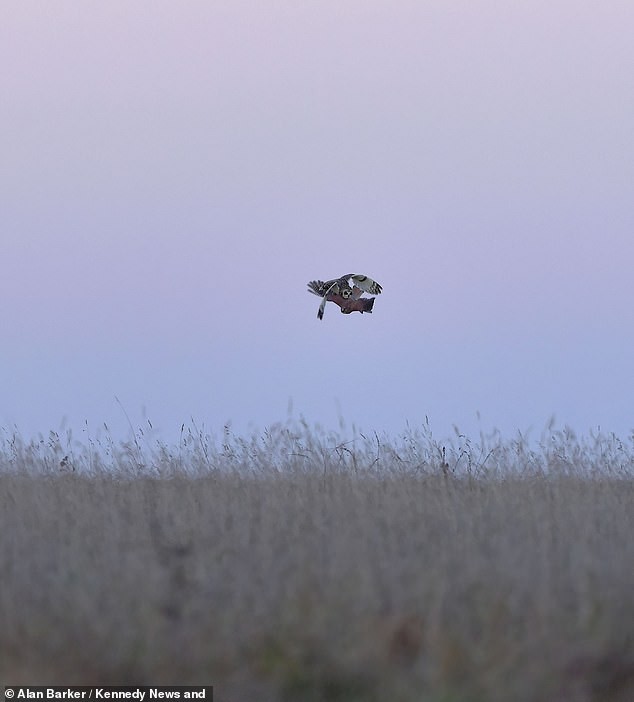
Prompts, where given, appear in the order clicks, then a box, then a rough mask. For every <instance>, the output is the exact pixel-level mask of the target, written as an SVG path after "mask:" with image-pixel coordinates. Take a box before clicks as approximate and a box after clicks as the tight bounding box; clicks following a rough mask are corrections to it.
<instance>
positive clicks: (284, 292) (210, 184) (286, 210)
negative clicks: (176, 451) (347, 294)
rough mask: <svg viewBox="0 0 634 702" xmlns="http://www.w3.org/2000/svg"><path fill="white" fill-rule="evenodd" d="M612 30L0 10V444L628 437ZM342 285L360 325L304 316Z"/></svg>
mask: <svg viewBox="0 0 634 702" xmlns="http://www.w3.org/2000/svg"><path fill="white" fill-rule="evenodd" d="M632 36H634V5H632V4H631V3H624V2H603V3H599V2H589V1H583V0H581V1H577V2H572V0H564V1H560V2H545V1H544V0H539V1H536V2H531V3H499V2H492V1H484V2H471V1H469V2H467V0H460V1H456V2H446V1H444V0H443V1H442V2H440V1H432V2H424V3H423V2H408V1H404V0H397V1H396V2H391V3H385V2H375V1H374V0H370V1H369V2H368V1H364V2H360V1H354V2H305V3H297V2H291V0H286V1H284V0H277V1H272V2H263V3H251V2H240V1H239V0H238V1H236V0H231V1H226V2H225V1H224V0H221V1H219V2H202V1H200V0H190V1H188V2H178V3H177V2H165V1H160V0H159V1H156V2H143V1H141V2H136V3H129V2H123V1H121V0H109V1H108V2H94V3H81V2H70V1H64V0H61V1H60V2H55V3H48V2H13V1H9V2H5V3H3V4H2V7H1V8H0V65H1V66H2V68H1V69H0V92H1V94H2V95H3V96H4V97H3V100H2V104H1V106H0V134H1V136H0V139H1V140H2V168H1V169H0V172H1V175H0V178H1V180H2V188H1V192H0V207H1V224H0V226H1V230H2V231H1V235H0V237H1V239H0V260H1V263H0V266H1V270H2V274H1V276H0V293H1V300H2V332H1V333H2V347H1V351H0V362H1V367H0V383H1V387H0V426H2V427H4V428H5V429H7V428H8V429H11V428H12V427H14V426H17V427H18V429H19V430H20V431H21V432H22V433H23V434H24V435H26V436H31V435H34V434H36V433H37V432H42V433H46V432H48V431H49V430H50V429H59V428H60V427H61V426H62V422H63V421H65V422H66V425H68V426H73V427H77V428H81V427H82V426H85V425H86V423H87V424H88V426H89V427H92V428H94V429H95V430H96V429H97V428H99V427H101V426H102V424H103V423H104V422H105V423H107V424H108V425H109V426H110V427H111V428H112V430H113V431H114V432H115V433H122V434H124V433H125V432H126V431H127V420H126V419H125V416H124V413H123V411H122V407H123V408H124V409H125V411H126V412H127V414H128V415H129V417H130V419H131V421H132V423H133V425H140V424H142V423H143V422H144V421H145V418H146V417H147V418H149V419H150V420H151V421H152V424H153V426H154V427H155V430H156V431H157V433H158V434H159V435H160V436H163V437H166V438H168V439H169V438H170V437H173V436H176V435H177V434H178V431H179V430H180V426H181V424H182V423H183V422H185V423H188V422H189V421H190V419H191V418H192V417H193V418H194V419H195V420H196V422H197V423H198V425H199V426H202V425H204V426H205V427H208V428H209V429H212V430H216V429H219V428H221V427H222V425H223V424H224V423H225V422H226V421H231V422H233V425H234V427H235V428H236V429H237V430H239V431H242V430H247V429H248V428H249V427H256V428H259V427H265V426H267V425H268V424H271V423H273V422H278V421H284V420H285V419H286V418H287V416H288V412H289V401H291V400H292V414H293V416H295V417H298V416H300V415H302V416H304V417H305V418H306V419H307V421H309V423H313V422H319V423H321V424H322V425H324V426H326V427H329V426H334V427H337V426H338V425H339V418H340V417H341V418H343V419H344V420H345V421H346V423H347V424H348V425H351V424H355V425H356V426H357V427H359V428H361V429H364V430H366V431H373V430H376V431H378V432H383V431H386V432H388V433H395V432H398V431H400V430H402V429H403V428H404V427H405V424H406V422H409V423H410V424H411V425H417V424H420V423H422V422H423V421H425V418H426V417H428V418H429V422H430V424H431V426H432V428H433V429H434V430H435V431H436V432H437V433H438V434H447V433H450V432H451V427H452V425H454V424H455V425H457V426H458V427H460V428H461V429H463V430H465V431H467V432H473V431H478V430H479V428H483V429H485V430H489V429H491V428H494V427H497V428H499V429H500V430H501V431H502V432H503V433H504V434H506V435H509V434H512V433H513V432H515V431H522V432H527V431H529V430H531V429H532V430H533V431H535V432H537V433H539V432H540V431H541V429H542V428H543V427H544V426H545V424H546V423H547V422H548V420H549V418H550V417H551V416H552V415H554V416H555V417H556V420H557V422H558V424H560V425H563V424H568V425H570V426H571V427H573V428H574V429H575V430H577V431H579V432H586V431H589V430H593V429H596V428H598V427H600V428H601V429H602V430H603V431H607V432H611V431H614V432H615V433H617V434H619V435H621V436H623V437H624V436H626V435H630V434H631V433H632V430H633V429H634V411H633V408H632V398H634V373H633V371H632V348H633V345H634V325H633V324H632V299H633V295H632V265H633V262H634V207H633V203H634V197H633V196H634V130H633V129H632V125H634V71H633V70H632V67H633V66H634V42H633V41H632ZM347 272H358V273H362V274H367V275H369V276H371V277H373V278H375V279H376V280H378V281H379V282H380V283H381V284H382V285H383V287H384V292H383V294H382V295H380V296H379V297H378V298H377V300H376V304H375V309H374V313H373V314H372V315H359V314H352V315H349V316H344V315H342V314H340V313H339V311H338V309H337V308H336V307H335V306H334V305H332V304H329V305H328V307H327V310H326V315H325V318H324V320H323V321H321V322H319V321H318V320H317V318H316V312H317V307H318V304H319V300H318V299H317V298H316V297H314V296H311V295H309V294H308V293H307V292H306V282H307V281H308V280H311V279H314V278H322V279H324V278H328V277H336V276H338V275H341V274H343V273H347ZM115 397H116V398H117V400H115ZM119 403H120V404H119Z"/></svg>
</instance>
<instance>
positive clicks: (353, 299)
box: [308, 273, 383, 319]
mask: <svg viewBox="0 0 634 702" xmlns="http://www.w3.org/2000/svg"><path fill="white" fill-rule="evenodd" d="M350 281H352V285H351V284H350ZM382 290H383V288H382V287H381V286H380V285H379V284H378V283H377V282H375V281H374V280H372V279H371V278H368V276H367V275H359V274H358V273H348V274H347V275H343V276H341V278H335V279H334V280H327V281H326V282H324V281H323V280H311V281H310V283H308V292H311V293H313V295H318V296H319V297H321V298H322V300H321V305H319V309H318V310H317V317H318V319H323V317H324V309H325V307H326V302H334V303H335V304H336V305H339V307H340V308H341V312H342V314H350V313H351V312H361V314H363V313H364V312H368V313H371V312H372V308H373V307H374V298H373V297H361V295H362V294H363V293H364V292H367V293H370V295H379V294H380V293H381V291H382Z"/></svg>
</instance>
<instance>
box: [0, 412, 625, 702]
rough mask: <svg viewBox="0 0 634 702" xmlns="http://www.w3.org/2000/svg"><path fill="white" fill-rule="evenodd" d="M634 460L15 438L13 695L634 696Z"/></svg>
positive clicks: (322, 441) (255, 441)
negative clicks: (53, 690)
mask: <svg viewBox="0 0 634 702" xmlns="http://www.w3.org/2000/svg"><path fill="white" fill-rule="evenodd" d="M633 534H634V448H633V444H632V441H630V443H629V444H623V443H621V442H620V441H618V440H617V439H616V438H615V437H606V436H592V437H590V438H589V439H578V438H577V437H575V436H574V435H573V434H572V433H571V432H569V431H561V432H559V431H554V430H553V429H552V427H551V428H550V429H549V430H548V431H546V432H545V435H544V436H542V438H541V439H540V440H539V441H538V442H535V445H534V446H532V447H531V446H530V445H529V444H528V442H526V441H524V440H523V439H522V438H521V437H518V438H517V439H516V440H513V441H503V440H502V439H501V437H499V436H497V435H492V436H489V437H483V436H481V437H479V439H478V441H476V442H472V441H469V440H468V439H467V438H465V437H463V436H461V435H459V434H457V435H456V437H455V439H454V440H453V441H451V442H444V444H443V443H439V442H437V441H436V440H435V439H434V438H433V436H432V435H431V432H430V431H429V428H428V427H423V428H422V429H420V430H418V431H411V430H408V431H407V432H406V433H405V434H404V435H403V436H401V437H397V438H396V439H392V440H388V439H387V438H385V437H378V436H372V437H363V436H362V435H360V434H358V433H355V432H354V431H353V432H352V439H350V440H349V441H344V440H343V439H342V437H341V436H339V435H336V434H332V433H328V432H324V431H322V430H320V429H319V428H309V427H307V426H305V425H301V424H300V425H299V426H288V425H283V426H282V425H280V426H276V427H273V428H271V429H270V430H269V431H267V432H265V434H263V435H262V436H255V437H250V438H248V439H243V438H240V437H236V436H234V435H233V434H232V433H231V431H230V429H229V428H227V429H226V430H225V432H224V434H223V435H222V436H221V437H220V438H218V439H214V438H213V437H211V436H209V435H207V434H205V433H204V432H202V431H185V430H183V435H182V437H181V441H180V442H179V445H178V446H175V447H172V448H170V447H167V446H164V445H161V444H160V443H158V442H156V441H155V440H154V439H153V438H152V437H151V432H150V434H148V433H147V432H146V433H145V434H144V432H141V431H138V432H136V434H135V435H134V436H133V437H132V438H131V440H130V441H129V442H128V443H127V444H125V445H115V444H114V442H112V441H111V440H110V439H109V438H108V436H107V435H106V436H105V438H96V439H90V438H89V439H88V440H87V442H86V441H85V442H84V443H83V445H81V446H78V445H76V444H75V443H74V442H73V440H72V437H65V438H64V440H62V439H60V437H59V436H57V435H56V434H51V435H50V436H49V437H46V438H45V439H44V438H43V439H40V440H38V441H34V442H25V441H23V440H22V439H20V437H19V436H16V435H14V434H11V433H8V432H6V431H5V433H4V435H3V438H2V440H1V441H0V535H1V536H0V544H1V546H0V568H1V571H0V572H1V573H2V576H1V588H0V621H1V622H2V628H1V630H0V631H1V633H0V679H1V680H2V681H3V682H4V681H6V682H7V683H9V682H10V683H11V684H19V683H24V684H26V683H30V684H44V683H46V684H54V683H57V684H64V685H65V684H105V683H111V684H159V683H164V684H203V683H204V684H213V685H215V687H216V699H217V700H220V702H223V701H225V702H237V701H242V700H245V701H247V702H248V701H249V700H271V701H272V700H285V701H291V700H292V701H295V700H296V701H297V702H318V701H321V700H324V701H325V700H328V701H337V700H340V701H350V702H353V701H358V702H360V701H361V700H363V701H368V702H373V701H375V702H378V701H379V700H391V701H394V702H399V701H402V702H410V701H414V700H416V701H417V702H421V701H422V702H454V701H455V702H458V701H460V702H479V701H482V702H485V701H486V702H489V701H491V702H497V701H498V700H499V701H500V702H502V701H504V702H507V701H508V700H513V701H514V702H522V701H524V700H525V701H526V702H529V701H530V702H532V701H537V700H539V701H540V702H544V701H546V702H548V701H553V702H557V701H562V702H631V700H632V699H634V565H633V564H634V538H633Z"/></svg>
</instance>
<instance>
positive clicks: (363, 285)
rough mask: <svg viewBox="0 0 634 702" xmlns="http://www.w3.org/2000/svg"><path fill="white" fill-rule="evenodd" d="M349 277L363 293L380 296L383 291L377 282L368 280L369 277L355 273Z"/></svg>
mask: <svg viewBox="0 0 634 702" xmlns="http://www.w3.org/2000/svg"><path fill="white" fill-rule="evenodd" d="M348 277H349V278H351V279H352V281H353V282H354V284H355V285H356V287H358V288H360V289H361V290H362V291H363V292H367V293H370V295H380V294H381V291H382V290H383V288H382V287H381V286H380V285H379V284H378V283H377V282H376V281H375V280H372V278H368V276H367V275H361V274H359V273H353V274H351V275H349V276H348Z"/></svg>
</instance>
